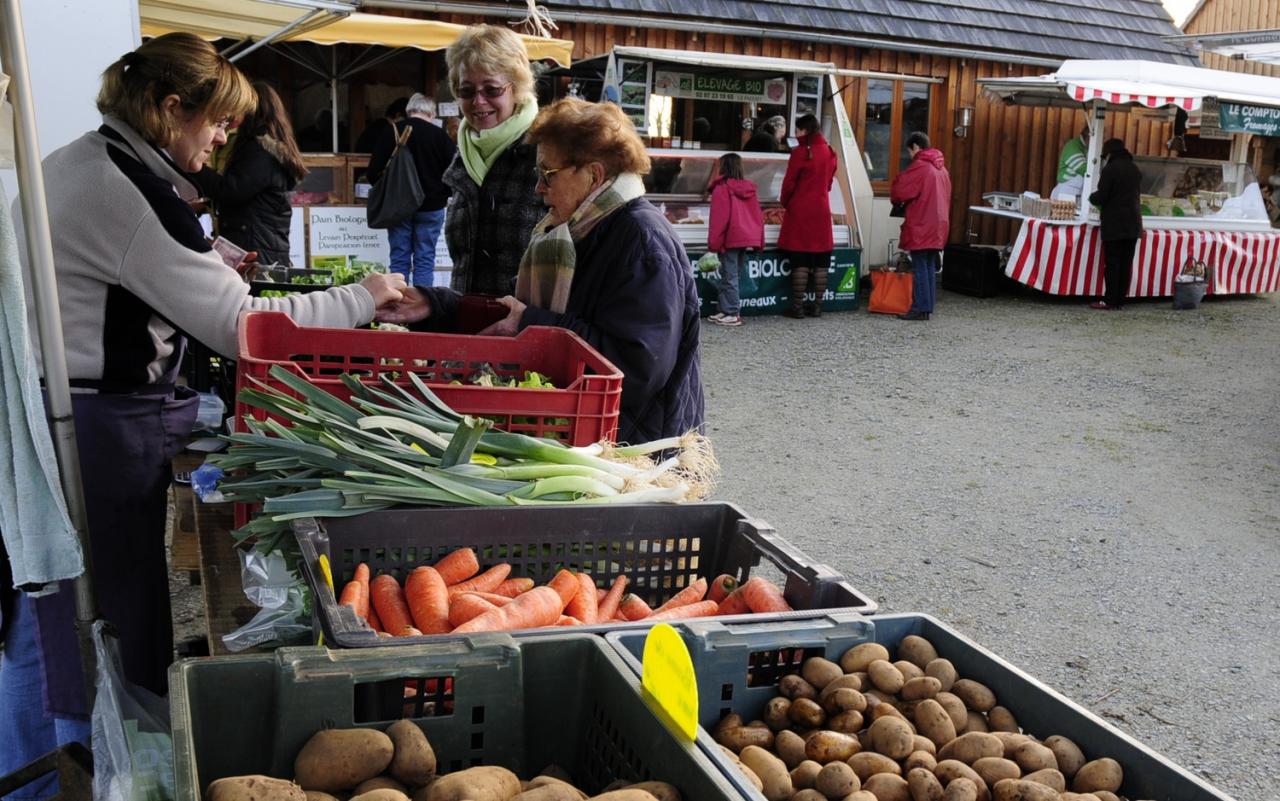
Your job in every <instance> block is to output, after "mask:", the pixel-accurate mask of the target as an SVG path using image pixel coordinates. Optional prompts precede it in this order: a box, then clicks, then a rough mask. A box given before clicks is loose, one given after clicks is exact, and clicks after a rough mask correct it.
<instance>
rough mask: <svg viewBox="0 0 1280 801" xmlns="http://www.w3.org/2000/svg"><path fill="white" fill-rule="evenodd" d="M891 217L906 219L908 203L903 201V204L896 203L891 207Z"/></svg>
mask: <svg viewBox="0 0 1280 801" xmlns="http://www.w3.org/2000/svg"><path fill="white" fill-rule="evenodd" d="M889 216H890V217H906V216H907V203H906V201H903V202H901V203H894V204H893V205H892V206H890V207H889Z"/></svg>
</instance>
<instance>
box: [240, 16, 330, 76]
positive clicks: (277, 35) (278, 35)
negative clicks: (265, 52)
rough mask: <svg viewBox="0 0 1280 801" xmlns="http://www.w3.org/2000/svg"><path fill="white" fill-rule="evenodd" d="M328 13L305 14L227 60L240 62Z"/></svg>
mask: <svg viewBox="0 0 1280 801" xmlns="http://www.w3.org/2000/svg"><path fill="white" fill-rule="evenodd" d="M327 13H328V12H327V11H323V10H321V9H316V10H315V11H312V12H310V13H307V14H303V15H302V16H301V17H298V18H297V19H295V20H294V21H293V22H290V23H289V24H288V25H286V26H284V27H283V28H281V29H280V30H278V31H272V32H271V33H269V34H267V35H266V36H264V37H262V38H261V39H259V40H258V41H256V42H254V43H253V44H251V45H249V46H248V47H246V48H245V49H244V50H241V51H240V52H239V53H236V54H235V55H234V56H231V57H230V58H228V59H227V60H228V61H231V62H233V63H234V62H236V61H239V60H240V59H242V58H244V57H245V56H247V55H249V54H250V53H252V52H253V51H254V50H257V49H258V48H259V47H263V46H264V45H269V44H271V43H272V42H274V41H276V40H277V39H284V38H285V37H286V36H288V35H289V34H290V33H293V31H294V30H295V29H296V28H298V27H300V26H302V25H304V24H306V23H308V22H310V21H311V20H313V19H315V18H316V17H318V16H321V15H323V14H327Z"/></svg>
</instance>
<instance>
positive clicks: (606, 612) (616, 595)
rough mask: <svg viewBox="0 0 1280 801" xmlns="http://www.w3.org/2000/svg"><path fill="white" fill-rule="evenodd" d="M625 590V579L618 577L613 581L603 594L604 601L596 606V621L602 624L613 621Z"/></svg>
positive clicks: (624, 577)
mask: <svg viewBox="0 0 1280 801" xmlns="http://www.w3.org/2000/svg"><path fill="white" fill-rule="evenodd" d="M626 590H627V577H626V576H618V577H617V578H616V579H614V580H613V586H612V587H610V588H609V591H608V592H606V593H605V594H604V599H603V600H601V601H600V603H599V604H597V606H596V620H597V621H600V622H604V621H607V620H613V619H614V616H615V615H617V614H618V602H619V601H621V600H622V593H624V592H626Z"/></svg>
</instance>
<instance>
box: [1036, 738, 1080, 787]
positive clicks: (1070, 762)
mask: <svg viewBox="0 0 1280 801" xmlns="http://www.w3.org/2000/svg"><path fill="white" fill-rule="evenodd" d="M1044 746H1045V748H1048V749H1049V750H1050V751H1052V752H1053V755H1054V757H1055V758H1057V760H1058V770H1060V771H1062V775H1063V776H1066V777H1067V778H1068V779H1072V778H1075V775H1076V772H1077V771H1079V770H1080V768H1081V766H1082V765H1084V763H1085V758H1084V752H1083V751H1081V750H1080V746H1078V745H1076V744H1075V743H1073V742H1072V741H1071V740H1069V739H1067V738H1066V737H1063V736H1061V735H1058V734H1055V735H1053V736H1052V737H1047V738H1045V741H1044Z"/></svg>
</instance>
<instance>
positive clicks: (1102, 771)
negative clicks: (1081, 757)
mask: <svg viewBox="0 0 1280 801" xmlns="http://www.w3.org/2000/svg"><path fill="white" fill-rule="evenodd" d="M1123 783H1124V770H1123V769H1122V768H1121V767H1120V763H1119V762H1116V761H1115V760H1114V759H1112V758H1110V757H1103V758H1102V759H1095V760H1093V761H1092V762H1086V763H1084V764H1083V765H1081V766H1080V770H1078V771H1076V775H1075V776H1073V777H1072V779H1071V789H1072V790H1073V791H1075V792H1077V793H1096V792H1097V791H1098V790H1105V791H1107V792H1109V793H1114V792H1118V791H1119V790H1120V785H1121V784H1123Z"/></svg>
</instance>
